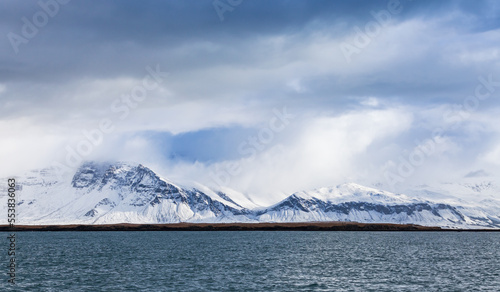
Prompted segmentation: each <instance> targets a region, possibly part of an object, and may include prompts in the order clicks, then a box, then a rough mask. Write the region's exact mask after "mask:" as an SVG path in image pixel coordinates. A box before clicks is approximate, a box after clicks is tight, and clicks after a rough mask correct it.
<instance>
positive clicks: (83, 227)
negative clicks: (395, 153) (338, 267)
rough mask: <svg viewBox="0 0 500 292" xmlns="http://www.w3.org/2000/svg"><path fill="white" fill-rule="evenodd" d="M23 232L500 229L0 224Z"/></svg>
mask: <svg viewBox="0 0 500 292" xmlns="http://www.w3.org/2000/svg"><path fill="white" fill-rule="evenodd" d="M14 231H15V232H22V231H38V232H43V231H415V232H422V231H433V232H439V231H441V232H499V231H500V229H447V228H441V227H429V226H421V225H413V224H388V223H357V222H302V223H170V224H128V223H123V224H102V225H81V224H68V225H16V226H15V227H10V226H9V225H0V232H14Z"/></svg>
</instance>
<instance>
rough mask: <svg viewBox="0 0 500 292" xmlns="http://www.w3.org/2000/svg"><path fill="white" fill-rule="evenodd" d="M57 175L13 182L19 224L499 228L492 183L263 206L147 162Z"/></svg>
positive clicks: (318, 194)
mask: <svg viewBox="0 0 500 292" xmlns="http://www.w3.org/2000/svg"><path fill="white" fill-rule="evenodd" d="M55 171H56V170H55V169H54V168H46V169H41V170H33V171H30V172H28V173H26V174H24V175H22V176H18V177H16V180H17V184H18V185H19V186H20V187H19V188H20V189H19V190H18V203H17V208H18V223H17V224H117V223H177V222H198V223H199V222H316V221H353V222H363V223H399V224H419V225H425V226H441V227H449V228H500V201H499V200H497V199H495V195H496V194H498V191H499V188H498V186H497V185H495V184H494V183H492V182H487V181H483V182H481V183H472V182H471V181H469V182H467V183H463V184H445V185H438V186H432V187H431V186H420V187H418V188H415V189H414V190H411V191H409V192H408V193H407V194H394V193H391V192H387V191H383V190H379V189H375V188H370V187H365V186H361V185H358V184H355V183H345V184H341V185H338V186H335V187H321V188H318V189H315V190H309V191H298V192H295V193H293V194H290V195H288V196H287V197H286V198H285V199H284V200H281V201H280V202H278V203H276V204H273V205H269V206H263V205H258V204H256V203H255V202H253V200H252V198H251V197H250V196H248V195H246V194H244V191H243V192H238V191H234V190H232V191H231V192H224V191H222V190H221V189H211V188H208V187H206V186H203V185H200V184H196V183H193V184H192V185H191V186H189V187H188V186H183V185H179V184H176V183H175V182H172V181H169V180H168V179H165V178H162V177H160V176H159V175H158V174H157V173H155V172H153V171H152V170H151V169H149V168H148V167H146V166H144V165H142V164H135V163H123V162H116V163H98V162H85V163H83V164H82V165H81V166H80V167H79V168H78V170H77V171H76V172H75V173H74V174H73V175H72V176H68V177H67V179H61V178H60V177H58V176H57V175H56V173H55ZM194 185H196V187H193V186H194ZM4 199H6V197H4ZM4 205H6V204H4Z"/></svg>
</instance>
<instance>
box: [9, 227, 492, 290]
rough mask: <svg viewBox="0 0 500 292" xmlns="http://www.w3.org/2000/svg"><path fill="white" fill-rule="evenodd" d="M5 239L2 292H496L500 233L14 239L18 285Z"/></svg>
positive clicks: (22, 235) (23, 235)
mask: <svg viewBox="0 0 500 292" xmlns="http://www.w3.org/2000/svg"><path fill="white" fill-rule="evenodd" d="M1 236H2V238H3V240H1V241H0V242H2V243H1V244H0V249H1V248H3V249H4V251H0V261H1V262H2V265H0V267H1V268H2V269H4V271H1V274H0V275H1V276H0V277H1V280H2V283H1V284H0V291H500V233H473V232H456V233H447V232H421V233H417V232H414V233H412V232H393V233H391V232H280V231H262V232H261V231H249V232H225V231H220V232H59V233H58V232H46V233H42V232H17V233H16V237H17V242H16V245H17V254H16V256H17V258H16V260H17V262H18V267H17V275H16V281H17V284H16V286H12V285H10V284H8V283H7V278H8V277H7V265H8V257H7V249H8V241H7V236H8V233H4V232H2V233H1ZM2 246H3V247H2Z"/></svg>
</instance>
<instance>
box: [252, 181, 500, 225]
mask: <svg viewBox="0 0 500 292" xmlns="http://www.w3.org/2000/svg"><path fill="white" fill-rule="evenodd" d="M447 198H448V200H449V201H451V197H447ZM492 200H493V199H492ZM453 202H454V203H455V204H450V203H449V202H440V201H433V200H430V199H422V198H416V197H412V198H410V197H408V196H406V195H401V194H399V195H398V194H393V193H390V192H385V191H380V190H376V189H372V188H367V187H363V186H360V185H357V184H353V183H350V184H344V185H340V186H337V187H335V188H321V189H317V190H314V191H309V192H298V193H295V194H293V195H291V196H290V197H288V198H286V199H285V200H283V201H282V202H280V203H278V204H276V205H274V206H271V207H270V208H268V209H266V210H263V211H261V212H259V213H258V219H259V220H260V221H279V222H304V221H356V222H367V223H375V222H376V223H400V224H419V225H425V226H442V227H451V228H473V227H485V228H500V216H499V215H500V208H499V207H500V205H498V203H499V201H496V200H495V201H494V202H495V204H496V205H495V206H496V207H490V206H492V205H491V204H490V205H489V206H484V207H482V206H481V205H477V204H476V205H471V204H467V205H462V204H459V202H461V201H460V200H459V199H454V201H453Z"/></svg>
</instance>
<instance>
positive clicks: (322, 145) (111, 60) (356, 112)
mask: <svg viewBox="0 0 500 292" xmlns="http://www.w3.org/2000/svg"><path fill="white" fill-rule="evenodd" d="M0 6H1V9H0V34H1V35H2V41H1V42H0V105H1V106H0V135H1V137H0V161H1V169H0V176H2V177H3V176H8V175H14V174H17V173H19V172H21V171H24V170H26V169H31V168H37V167H46V166H51V165H52V166H56V167H59V169H61V170H62V171H67V170H68V169H71V168H72V167H74V165H76V164H77V163H78V162H79V161H81V160H113V161H114V160H120V161H131V162H140V163H143V164H145V165H147V166H150V167H151V168H153V169H154V170H156V171H158V172H159V173H161V174H162V175H163V176H165V177H168V178H170V179H172V180H179V181H182V180H185V181H188V180H196V181H199V182H201V183H203V184H207V185H213V186H217V185H224V186H228V187H231V188H234V189H237V190H240V191H243V192H246V193H249V194H255V195H256V196H261V197H265V196H268V195H269V194H272V193H286V192H293V191H297V190H301V189H310V188H315V187H320V186H330V185H336V184H340V183H343V182H350V181H353V182H358V183H363V184H368V185H374V184H377V185H379V186H381V187H383V188H385V189H390V190H398V189H403V188H406V187H408V186H409V185H414V184H419V183H431V182H435V181H459V180H461V179H463V178H464V177H467V176H468V177H470V176H477V177H481V176H492V177H498V174H500V171H499V170H500V127H499V126H498V125H499V122H500V118H499V116H500V101H499V99H500V4H499V3H498V1H425V0H420V1H419V0H413V1H410V0H401V1H395V0H391V1H264V0H262V1H259V0H252V1H249V0H242V1H241V0H220V1H219V0H217V1H212V0H210V1H98V2H89V1H79V0H72V1H67V0H64V1H63V0H60V1H58V2H56V0H41V1H39V2H38V1H2V3H1V4H0Z"/></svg>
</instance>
